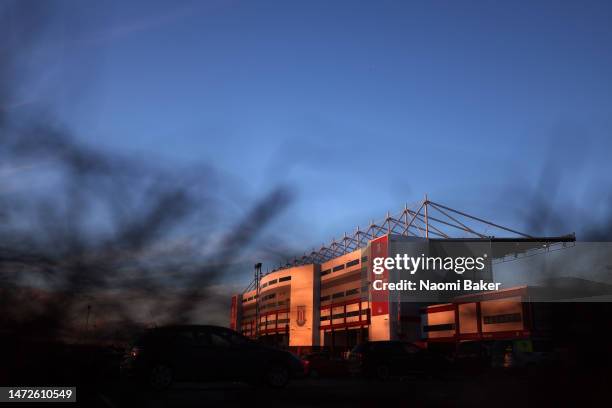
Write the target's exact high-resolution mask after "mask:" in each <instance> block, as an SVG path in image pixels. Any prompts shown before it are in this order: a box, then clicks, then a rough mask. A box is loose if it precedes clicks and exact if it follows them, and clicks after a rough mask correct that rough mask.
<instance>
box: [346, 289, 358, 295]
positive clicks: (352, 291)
mask: <svg viewBox="0 0 612 408" xmlns="http://www.w3.org/2000/svg"><path fill="white" fill-rule="evenodd" d="M357 293H359V289H357V288H355V289H351V290H347V291H346V296H350V295H355V294H357Z"/></svg>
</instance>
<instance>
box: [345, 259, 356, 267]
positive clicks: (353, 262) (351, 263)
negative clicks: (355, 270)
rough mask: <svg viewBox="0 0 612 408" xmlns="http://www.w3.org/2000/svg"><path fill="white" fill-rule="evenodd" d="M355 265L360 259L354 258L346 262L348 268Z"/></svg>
mask: <svg viewBox="0 0 612 408" xmlns="http://www.w3.org/2000/svg"><path fill="white" fill-rule="evenodd" d="M355 265H359V259H354V260H352V261H350V262H347V263H346V267H347V268H350V267H351V266H355Z"/></svg>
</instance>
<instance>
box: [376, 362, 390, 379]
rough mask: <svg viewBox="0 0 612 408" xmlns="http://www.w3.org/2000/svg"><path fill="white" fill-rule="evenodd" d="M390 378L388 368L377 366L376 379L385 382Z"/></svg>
mask: <svg viewBox="0 0 612 408" xmlns="http://www.w3.org/2000/svg"><path fill="white" fill-rule="evenodd" d="M390 377H391V372H390V370H389V367H388V366H386V365H379V366H378V367H376V378H378V379H379V380H382V381H387V380H388V379H389V378H390Z"/></svg>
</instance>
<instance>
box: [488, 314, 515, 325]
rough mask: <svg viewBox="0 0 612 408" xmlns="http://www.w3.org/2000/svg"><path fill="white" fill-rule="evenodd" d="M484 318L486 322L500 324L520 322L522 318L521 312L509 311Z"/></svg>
mask: <svg viewBox="0 0 612 408" xmlns="http://www.w3.org/2000/svg"><path fill="white" fill-rule="evenodd" d="M482 320H483V323H484V324H498V323H515V322H520V321H521V320H522V319H521V314H520V313H508V314H499V315H493V316H484V317H483V318H482Z"/></svg>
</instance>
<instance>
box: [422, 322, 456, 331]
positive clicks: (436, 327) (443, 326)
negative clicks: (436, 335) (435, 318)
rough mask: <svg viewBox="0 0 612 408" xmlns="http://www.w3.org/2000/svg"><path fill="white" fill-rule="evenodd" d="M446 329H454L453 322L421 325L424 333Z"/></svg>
mask: <svg viewBox="0 0 612 408" xmlns="http://www.w3.org/2000/svg"><path fill="white" fill-rule="evenodd" d="M446 330H455V324H454V323H447V324H432V325H429V326H423V331H424V332H425V333H428V332H436V331H446Z"/></svg>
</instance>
